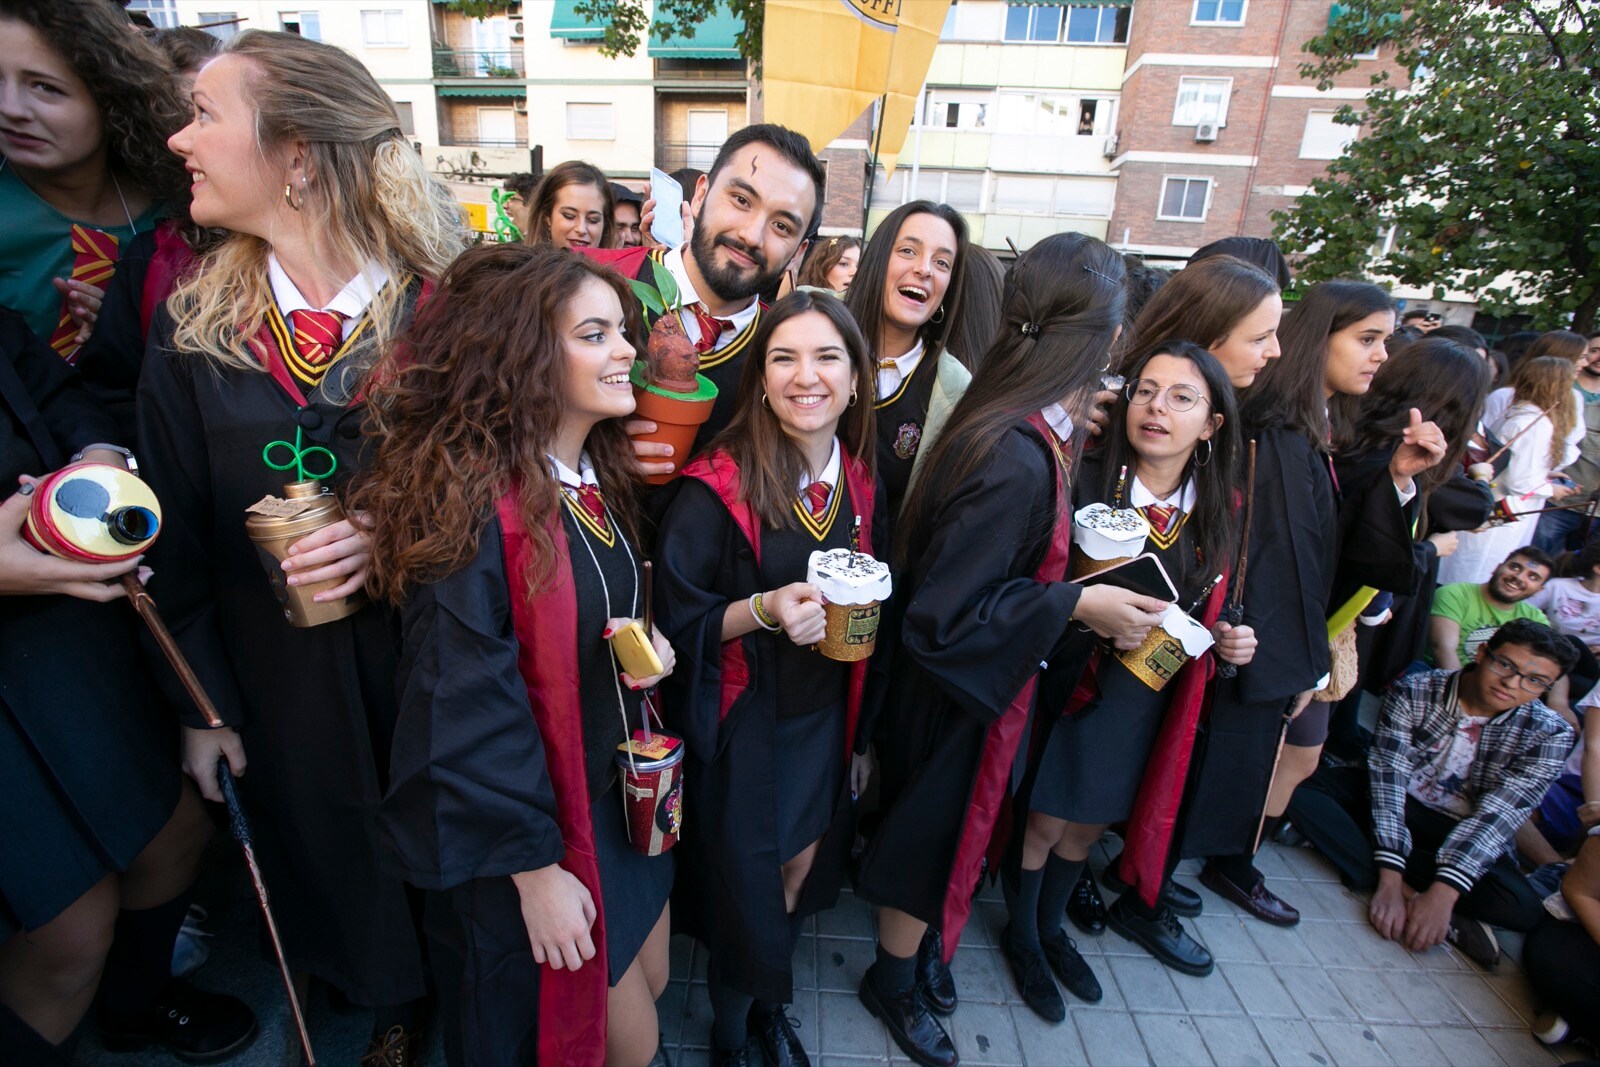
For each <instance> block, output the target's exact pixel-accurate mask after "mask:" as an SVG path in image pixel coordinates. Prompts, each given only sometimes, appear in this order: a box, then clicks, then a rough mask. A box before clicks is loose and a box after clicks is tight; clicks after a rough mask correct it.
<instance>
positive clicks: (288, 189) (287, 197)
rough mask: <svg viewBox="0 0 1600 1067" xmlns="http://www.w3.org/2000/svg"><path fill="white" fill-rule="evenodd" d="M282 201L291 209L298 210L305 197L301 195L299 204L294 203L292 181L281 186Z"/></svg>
mask: <svg viewBox="0 0 1600 1067" xmlns="http://www.w3.org/2000/svg"><path fill="white" fill-rule="evenodd" d="M283 202H284V203H285V204H288V205H289V207H290V209H291V210H293V211H299V210H300V207H301V205H302V204H304V203H305V202H306V198H305V197H304V196H302V197H301V198H300V203H299V204H297V203H295V202H294V185H293V183H290V184H288V185H285V186H284V187H283Z"/></svg>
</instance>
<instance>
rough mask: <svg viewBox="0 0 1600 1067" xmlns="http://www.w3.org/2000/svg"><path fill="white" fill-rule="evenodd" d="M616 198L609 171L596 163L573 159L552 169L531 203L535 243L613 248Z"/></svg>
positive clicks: (530, 233)
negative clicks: (612, 191) (603, 169)
mask: <svg viewBox="0 0 1600 1067" xmlns="http://www.w3.org/2000/svg"><path fill="white" fill-rule="evenodd" d="M615 206H616V205H615V199H614V198H613V197H612V195H611V182H610V180H609V179H608V178H607V177H606V176H605V172H604V171H602V170H601V169H600V168H599V167H597V166H595V165H594V164H592V163H585V162H583V161H582V160H579V159H569V160H567V161H566V162H565V163H558V164H557V165H556V166H554V167H551V168H550V172H549V173H548V174H546V175H545V176H544V177H543V178H542V179H540V181H539V186H538V188H537V189H535V190H534V193H533V200H532V201H531V202H530V203H529V204H528V233H527V236H525V237H524V238H523V240H525V241H526V242H527V243H528V244H531V245H553V246H554V247H556V248H571V249H578V248H610V247H612V246H613V245H614V244H615V243H616V238H615V236H614V234H613V232H612V230H613V221H612V215H613V213H614V211H615Z"/></svg>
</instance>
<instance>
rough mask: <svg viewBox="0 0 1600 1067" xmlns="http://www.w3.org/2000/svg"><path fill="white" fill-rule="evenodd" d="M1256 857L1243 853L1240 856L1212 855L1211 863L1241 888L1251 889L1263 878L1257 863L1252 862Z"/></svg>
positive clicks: (1223, 875)
mask: <svg viewBox="0 0 1600 1067" xmlns="http://www.w3.org/2000/svg"><path fill="white" fill-rule="evenodd" d="M1254 858H1255V857H1253V856H1248V855H1243V854H1241V855H1238V856H1212V857H1211V860H1210V863H1211V866H1213V867H1215V868H1216V870H1217V872H1218V873H1219V874H1221V875H1222V877H1224V878H1226V879H1227V880H1228V881H1230V882H1232V883H1233V884H1234V885H1236V886H1238V887H1239V888H1240V889H1250V888H1253V887H1254V886H1255V884H1256V882H1257V881H1259V880H1260V879H1261V873H1260V872H1259V871H1257V870H1256V865H1255V864H1254V863H1253V862H1251V861H1252V860H1254Z"/></svg>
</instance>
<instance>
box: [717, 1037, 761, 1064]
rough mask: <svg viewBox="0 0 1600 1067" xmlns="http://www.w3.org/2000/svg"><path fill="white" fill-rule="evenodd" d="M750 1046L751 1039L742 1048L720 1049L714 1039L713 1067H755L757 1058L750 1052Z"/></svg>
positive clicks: (746, 1040)
mask: <svg viewBox="0 0 1600 1067" xmlns="http://www.w3.org/2000/svg"><path fill="white" fill-rule="evenodd" d="M750 1045H751V1042H750V1039H749V1038H746V1039H745V1042H744V1045H743V1046H742V1047H740V1048H736V1049H725V1048H718V1047H717V1042H716V1039H715V1038H712V1040H711V1067H755V1062H756V1061H755V1056H754V1054H753V1053H752V1052H751V1051H750Z"/></svg>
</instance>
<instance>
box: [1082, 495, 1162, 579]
mask: <svg viewBox="0 0 1600 1067" xmlns="http://www.w3.org/2000/svg"><path fill="white" fill-rule="evenodd" d="M1149 535H1150V524H1149V523H1148V522H1146V521H1145V518H1144V516H1143V515H1141V514H1139V512H1138V510H1136V509H1134V508H1113V507H1110V506H1108V505H1106V504H1090V505H1089V506H1088V507H1084V508H1079V509H1078V510H1077V512H1076V513H1075V514H1074V515H1073V516H1072V544H1073V547H1074V548H1075V549H1077V551H1076V552H1074V553H1073V554H1072V577H1074V578H1086V577H1088V576H1089V575H1091V574H1095V573H1097V572H1099V571H1103V570H1105V569H1106V568H1107V567H1111V566H1114V565H1116V564H1118V563H1121V562H1123V561H1124V560H1129V559H1132V558H1133V557H1134V556H1137V555H1138V554H1139V553H1141V552H1143V551H1144V545H1145V540H1146V539H1147V538H1148V537H1149Z"/></svg>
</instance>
